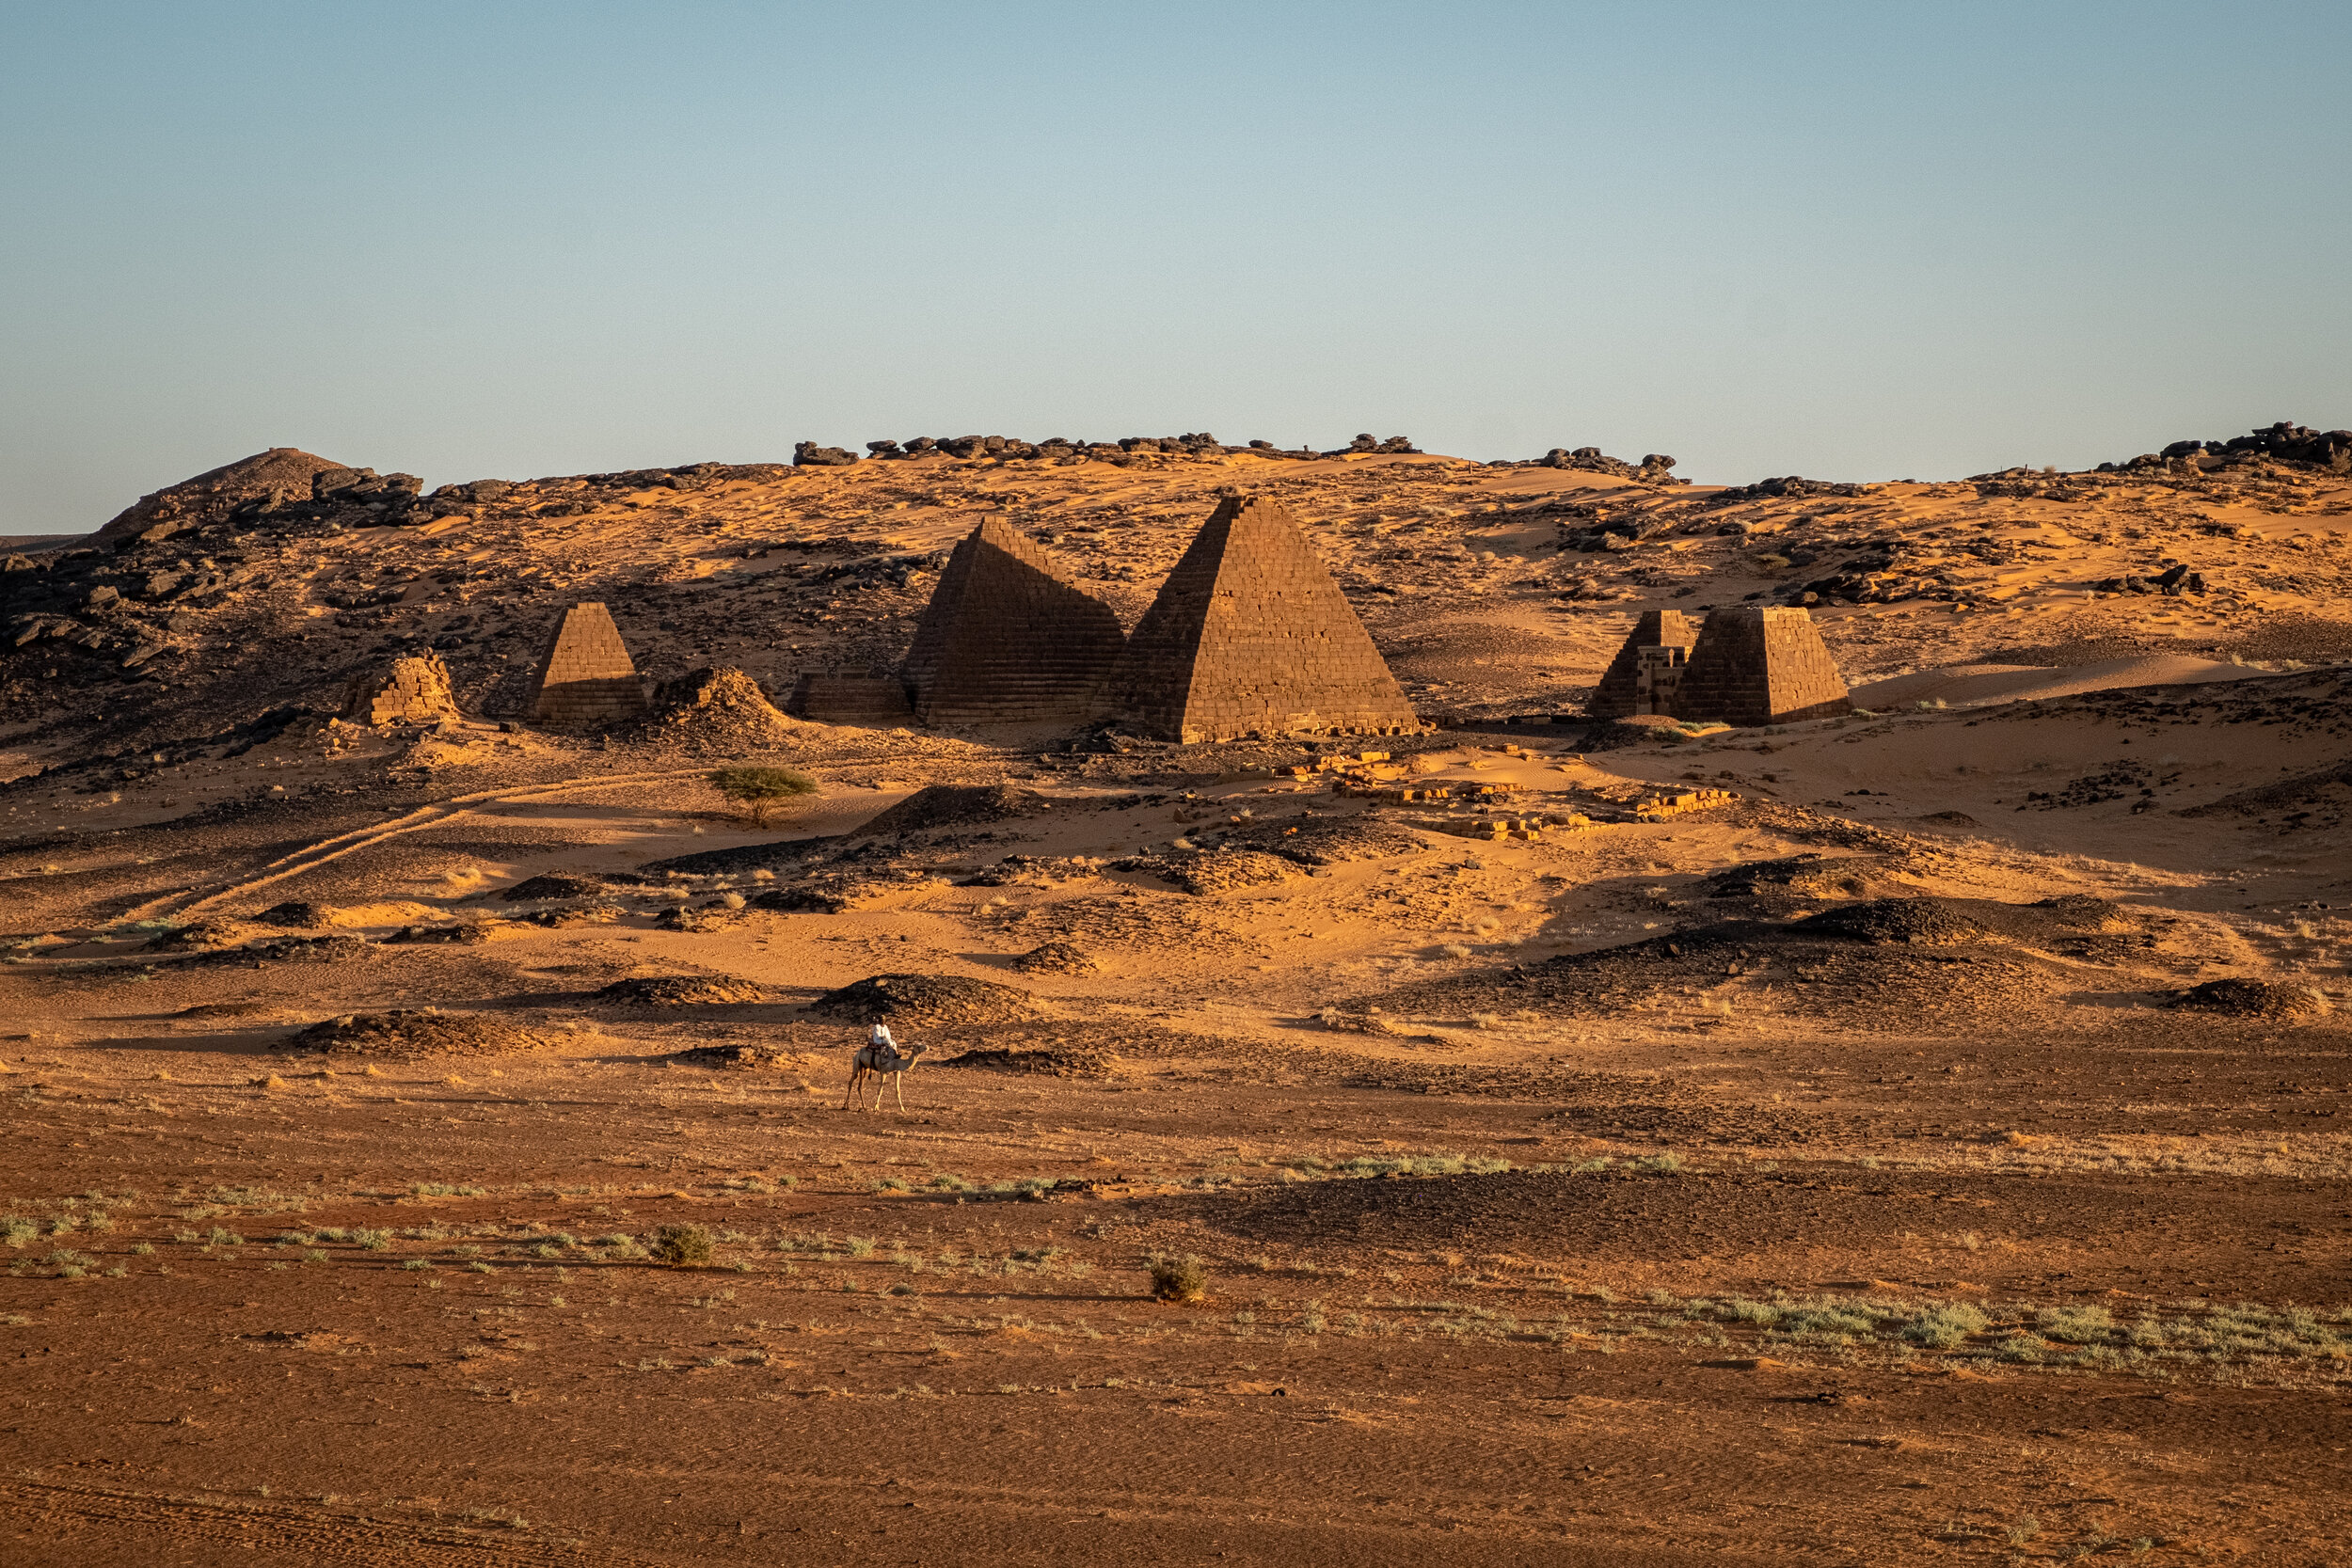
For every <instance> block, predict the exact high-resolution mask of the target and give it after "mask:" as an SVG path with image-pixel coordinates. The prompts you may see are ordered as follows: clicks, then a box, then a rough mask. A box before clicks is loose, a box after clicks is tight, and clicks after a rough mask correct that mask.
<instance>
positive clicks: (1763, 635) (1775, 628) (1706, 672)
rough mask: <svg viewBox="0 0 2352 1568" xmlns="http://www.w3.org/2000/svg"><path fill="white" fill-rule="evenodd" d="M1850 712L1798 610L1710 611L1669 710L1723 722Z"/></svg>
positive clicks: (1832, 663) (1809, 623) (1809, 622)
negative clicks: (1672, 709) (1671, 708)
mask: <svg viewBox="0 0 2352 1568" xmlns="http://www.w3.org/2000/svg"><path fill="white" fill-rule="evenodd" d="M1852 711H1853V703H1852V701H1851V699H1850V698H1849V697H1848V696H1847V695H1846V682H1845V678H1844V677H1843V676H1841V675H1840V674H1838V673H1837V662H1836V660H1835V659H1833V658H1832V657H1830V653H1829V647H1828V645H1827V644H1826V643H1824V642H1823V641H1821V633H1820V628H1818V627H1817V626H1814V624H1813V617H1812V616H1810V615H1808V614H1806V613H1805V612H1804V610H1780V609H1772V610H1767V609H1762V608H1759V607H1754V606H1744V605H1743V606H1740V607H1739V608H1736V609H1731V610H1708V613H1707V624H1706V625H1705V626H1701V627H1700V628H1699V640H1698V645H1697V646H1696V647H1695V648H1693V649H1692V651H1691V662H1690V664H1689V665H1688V666H1687V667H1686V668H1685V669H1684V671H1683V673H1682V682H1681V687H1680V689H1679V690H1677V693H1676V696H1675V713H1676V714H1677V717H1680V718H1684V719H1702V720H1720V721H1723V722H1724V723H1726V724H1787V723H1792V722H1794V721H1798V720H1801V719H1828V718H1831V717H1834V716H1835V715H1836V714H1840V713H1851V712H1852Z"/></svg>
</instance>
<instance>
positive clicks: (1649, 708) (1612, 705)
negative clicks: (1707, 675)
mask: <svg viewBox="0 0 2352 1568" xmlns="http://www.w3.org/2000/svg"><path fill="white" fill-rule="evenodd" d="M1697 637H1698V628H1697V627H1695V626H1692V625H1691V618H1690V617H1689V616H1688V615H1685V614H1683V613H1682V612H1681V611H1680V610H1645V611H1644V612H1643V614H1642V616H1641V619H1639V620H1637V621H1635V622H1634V623H1633V631H1632V634H1631V635H1630V636H1629V637H1627V639H1626V640H1625V643H1624V645H1623V646H1622V647H1620V648H1618V650H1617V657H1614V658H1613V659H1611V660H1610V661H1609V669H1608V671H1607V672H1606V673H1604V674H1602V676H1601V677H1600V684H1599V685H1598V686H1597V687H1595V688H1593V698H1592V701H1591V702H1589V703H1587V704H1585V705H1584V711H1585V713H1586V715H1587V716H1589V717H1591V718H1594V719H1629V718H1631V717H1632V716H1633V715H1635V714H1637V713H1673V712H1675V711H1676V709H1675V693H1676V690H1677V688H1678V687H1679V686H1680V685H1681V681H1682V675H1683V668H1684V666H1685V664H1687V663H1688V662H1689V660H1690V657H1691V644H1692V642H1693V641H1697Z"/></svg>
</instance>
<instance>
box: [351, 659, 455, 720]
mask: <svg viewBox="0 0 2352 1568" xmlns="http://www.w3.org/2000/svg"><path fill="white" fill-rule="evenodd" d="M342 716H343V717H344V718H345V719H348V720H350V721H352V722H354V723H358V724H432V723H437V722H438V721H441V720H443V719H454V718H456V717H457V698H456V695H455V694H454V693H453V691H452V690H451V689H450V684H449V666H448V665H446V664H444V663H442V662H441V656H440V655H438V654H437V653H429V652H428V653H423V654H418V655H415V656H413V657H407V658H396V659H394V660H392V667H391V668H390V669H389V670H388V671H385V672H384V673H381V674H375V675H360V676H358V678H357V679H355V680H354V681H353V682H352V683H351V685H350V686H349V687H347V688H345V689H344V691H343V712H342Z"/></svg>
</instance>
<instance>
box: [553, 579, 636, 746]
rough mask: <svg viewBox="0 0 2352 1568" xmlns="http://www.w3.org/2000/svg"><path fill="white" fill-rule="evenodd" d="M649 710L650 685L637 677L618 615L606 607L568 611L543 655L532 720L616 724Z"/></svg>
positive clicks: (579, 606) (586, 606)
mask: <svg viewBox="0 0 2352 1568" xmlns="http://www.w3.org/2000/svg"><path fill="white" fill-rule="evenodd" d="M644 711H645V688H644V683H643V682H642V681H640V680H639V679H638V678H637V666H636V665H635V664H633V663H632V662H630V660H629V657H628V646H627V645H626V644H625V643H623V642H622V641H621V629H620V628H619V627H618V626H614V625H613V624H612V612H611V611H610V610H606V609H605V608H604V606H602V605H601V604H576V605H574V606H572V608H571V609H569V610H565V611H564V619H562V620H561V621H559V622H557V623H556V626H555V630H554V632H553V633H552V634H551V635H550V636H549V637H548V646H547V651H546V652H545V653H543V654H541V655H540V656H539V681H538V684H537V686H536V687H534V688H533V689H532V698H531V718H532V722H533V723H539V724H611V723H617V722H619V721H622V720H625V719H635V718H638V717H640V716H641V715H643V714H644Z"/></svg>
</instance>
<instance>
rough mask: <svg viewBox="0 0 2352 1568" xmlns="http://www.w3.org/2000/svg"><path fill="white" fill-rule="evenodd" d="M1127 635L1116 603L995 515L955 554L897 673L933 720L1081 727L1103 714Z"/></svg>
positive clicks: (920, 712)
mask: <svg viewBox="0 0 2352 1568" xmlns="http://www.w3.org/2000/svg"><path fill="white" fill-rule="evenodd" d="M1126 641H1127V639H1126V635H1125V634H1124V633H1122V632H1121V631H1120V629H1119V617H1118V616H1117V615H1115V614H1113V613H1112V612H1111V608H1110V606H1108V605H1106V604H1104V603H1103V601H1102V600H1100V599H1097V598H1095V597H1093V596H1092V595H1091V594H1085V593H1082V592H1080V591H1079V590H1078V589H1077V588H1075V587H1073V586H1072V585H1071V583H1070V582H1069V581H1068V580H1067V578H1065V577H1064V576H1063V574H1062V572H1061V570H1060V567H1059V563H1058V562H1056V561H1055V560H1054V558H1053V557H1052V556H1051V555H1049V554H1048V553H1046V551H1045V550H1044V549H1042V548H1041V547H1040V546H1038V545H1036V544H1035V543H1033V542H1032V541H1030V540H1029V539H1027V538H1025V537H1024V536H1023V535H1022V534H1021V532H1020V531H1018V530H1017V529H1015V528H1014V527H1013V526H1012V525H1011V524H1010V523H1008V522H1007V521H1006V520H1005V519H1004V518H1003V517H1001V516H995V515H991V516H987V517H983V518H982V519H980V526H979V527H977V528H976V529H974V530H973V531H971V532H970V533H969V534H967V535H965V536H964V540H963V543H961V544H960V545H958V546H956V553H955V554H954V555H952V556H950V557H948V558H947V569H946V571H945V572H943V573H941V574H940V578H939V587H938V589H937V590H936V591H935V592H933V593H932V594H931V602H930V605H929V606H927V607H926V608H925V610H924V611H923V619H922V621H921V622H920V623H918V624H917V625H916V626H915V628H914V646H913V647H912V648H911V649H910V650H909V651H908V653H907V657H906V662H905V663H904V664H903V665H902V666H900V668H899V675H900V678H901V679H903V680H904V681H905V683H906V688H907V698H908V701H909V702H910V703H912V704H913V705H914V714H915V717H916V718H918V719H920V720H922V721H923V722H925V723H926V724H939V725H964V724H1046V723H1055V724H1075V723H1080V722H1083V721H1086V720H1089V719H1091V718H1093V717H1095V716H1096V714H1097V713H1099V712H1100V711H1101V703H1102V689H1103V684H1104V681H1105V680H1107V679H1108V678H1109V676H1110V673H1111V669H1112V667H1113V666H1114V665H1115V664H1116V663H1117V662H1118V660H1119V652H1120V648H1121V647H1123V646H1124V645H1125V643H1126Z"/></svg>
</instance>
